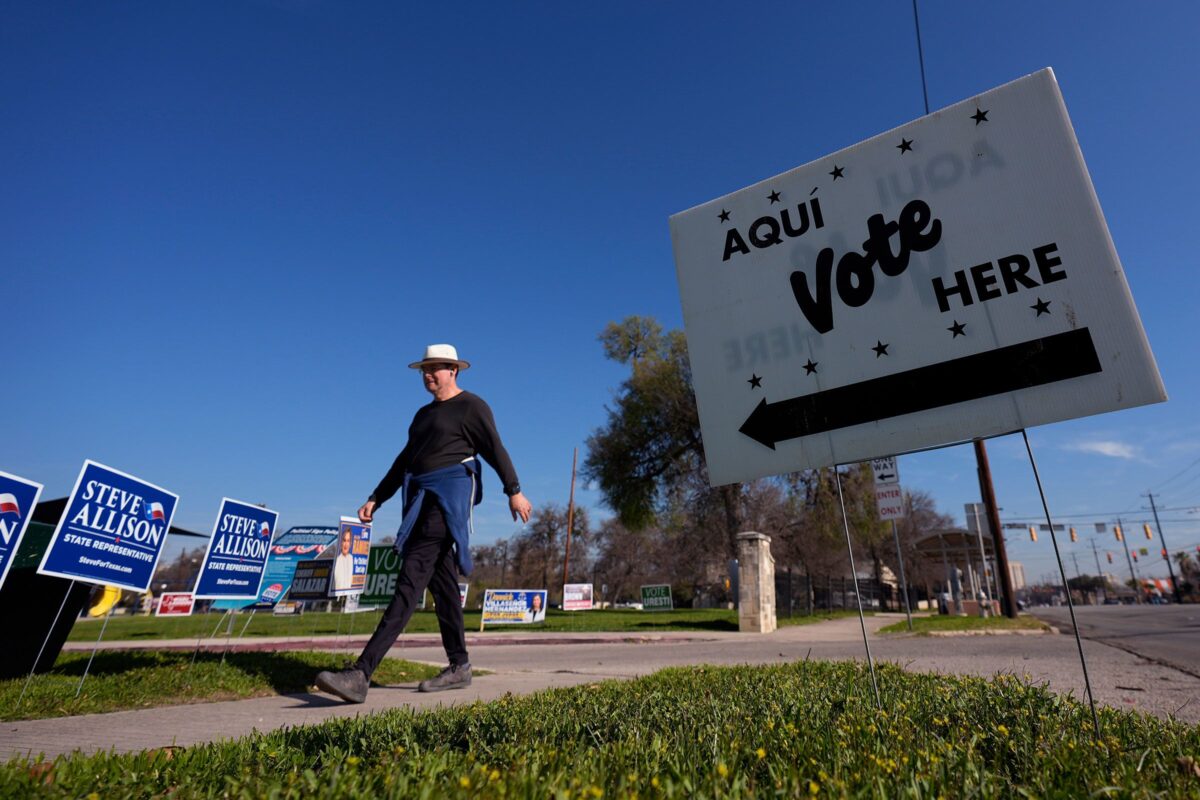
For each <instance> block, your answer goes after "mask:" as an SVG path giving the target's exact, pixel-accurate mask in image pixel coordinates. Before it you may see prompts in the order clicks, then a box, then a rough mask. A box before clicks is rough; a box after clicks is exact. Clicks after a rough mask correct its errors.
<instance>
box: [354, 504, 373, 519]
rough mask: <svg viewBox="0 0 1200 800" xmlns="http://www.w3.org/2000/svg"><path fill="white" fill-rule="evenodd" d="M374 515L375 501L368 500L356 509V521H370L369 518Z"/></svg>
mask: <svg viewBox="0 0 1200 800" xmlns="http://www.w3.org/2000/svg"><path fill="white" fill-rule="evenodd" d="M374 516H375V501H374V500H368V501H367V502H365V503H363V504H362V508H360V509H359V510H358V521H359V522H370V521H371V518H372V517H374Z"/></svg>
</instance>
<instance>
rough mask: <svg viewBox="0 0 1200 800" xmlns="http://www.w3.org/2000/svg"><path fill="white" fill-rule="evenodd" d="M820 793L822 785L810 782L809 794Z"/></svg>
mask: <svg viewBox="0 0 1200 800" xmlns="http://www.w3.org/2000/svg"><path fill="white" fill-rule="evenodd" d="M820 791H821V785H820V784H819V783H817V782H816V781H809V782H808V793H809V794H817V793H818V792H820Z"/></svg>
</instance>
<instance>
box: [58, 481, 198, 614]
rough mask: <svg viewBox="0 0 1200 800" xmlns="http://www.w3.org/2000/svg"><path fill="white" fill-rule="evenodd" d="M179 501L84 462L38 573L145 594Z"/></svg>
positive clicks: (152, 488)
mask: <svg viewBox="0 0 1200 800" xmlns="http://www.w3.org/2000/svg"><path fill="white" fill-rule="evenodd" d="M178 502H179V495H177V494H174V493H173V492H168V491H167V490H166V489H163V488H161V487H158V486H155V485H154V484H152V483H148V482H146V481H144V480H142V479H140V478H135V477H134V476H132V475H128V474H126V473H124V472H121V471H119V470H115V469H113V468H112V467H106V466H104V465H103V464H98V463H96V462H95V461H91V460H88V461H84V462H83V469H81V470H80V471H79V477H78V478H77V479H76V480H75V487H74V488H73V489H72V490H71V495H70V497H68V498H67V507H66V510H65V511H63V515H62V517H61V518H60V519H59V521H58V526H57V527H55V529H54V535H53V536H51V537H50V545H49V546H48V547H47V548H46V552H45V554H44V555H43V556H42V562H41V564H40V565H39V566H38V572H39V573H41V574H43V575H53V576H54V577H56V578H68V579H70V580H77V581H85V582H87V583H100V584H107V585H109V586H117V587H119V588H121V589H128V590H130V591H133V592H145V591H146V590H147V589H149V588H150V579H151V578H152V577H153V575H154V568H155V567H156V566H157V565H158V558H159V556H160V555H162V546H163V544H164V543H165V542H166V540H167V531H169V530H170V529H171V519H172V518H173V517H174V516H175V506H176V504H177V503H178Z"/></svg>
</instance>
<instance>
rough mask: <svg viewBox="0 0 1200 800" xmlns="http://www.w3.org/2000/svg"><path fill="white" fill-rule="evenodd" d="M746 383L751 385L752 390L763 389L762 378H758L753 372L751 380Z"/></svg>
mask: <svg viewBox="0 0 1200 800" xmlns="http://www.w3.org/2000/svg"><path fill="white" fill-rule="evenodd" d="M746 383H748V384H750V388H751V389H761V388H762V378H760V377H758V376H757V375H755V374H754V373H753V372H751V373H750V380H748V381H746Z"/></svg>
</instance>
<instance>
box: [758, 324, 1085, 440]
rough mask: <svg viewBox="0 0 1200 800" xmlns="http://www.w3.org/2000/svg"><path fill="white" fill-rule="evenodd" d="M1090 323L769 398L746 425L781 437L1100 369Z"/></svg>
mask: <svg viewBox="0 0 1200 800" xmlns="http://www.w3.org/2000/svg"><path fill="white" fill-rule="evenodd" d="M1100 371H1101V369H1100V359H1099V357H1098V356H1097V355H1096V347H1095V345H1094V344H1093V343H1092V335H1091V334H1090V333H1089V332H1088V329H1087V328H1079V329H1077V330H1073V331H1067V332H1066V333H1057V334H1054V335H1053V336H1045V337H1042V338H1040V339H1033V340H1031V341H1028V342H1021V343H1020V344H1014V345H1009V346H1008V347H1000V348H997V349H996V350H989V351H988V352H986V353H976V354H975V355H970V356H963V357H962V358H955V359H951V360H950V361H943V362H941V363H938V364H930V365H929V366H927V367H918V368H917V369H910V370H907V371H906V372H897V373H895V374H893V375H885V376H884V377H882V378H873V379H871V380H869V381H862V382H861V383H852V384H849V385H847V386H839V387H837V388H836V389H827V390H826V391H823V392H817V393H815V394H808V395H803V396H801V397H793V398H791V399H789V400H781V401H779V402H778V403H768V402H767V400H766V398H763V400H762V401H761V402H759V404H758V405H757V406H755V408H754V411H752V412H751V413H750V416H749V417H747V418H746V421H745V422H744V423H743V424H742V427H740V428H738V430H739V431H740V432H741V433H744V434H746V435H747V436H749V437H750V438H751V439H753V440H754V441H756V442H759V443H760V444H764V445H766V446H767V447H769V448H771V449H772V450H774V449H775V444H776V443H777V442H782V441H784V440H786V439H795V438H797V437H799V436H810V435H812V434H814V433H824V432H825V431H833V430H838V429H839V428H848V427H850V426H851V425H861V424H863V423H865V422H874V421H876V420H880V419H888V418H891V417H898V416H901V415H903V414H913V413H916V412H918V411H927V410H929V409H931V408H941V407H942V406H948V405H953V404H954V403H965V402H967V401H969V400H978V399H980V398H982V397H991V396H992V395H997V394H1003V393H1005V392H1015V391H1018V390H1020V389H1028V388H1030V387H1033V386H1043V385H1045V384H1048V383H1056V382H1058V381H1064V380H1069V379H1071V378H1078V377H1082V376H1084V375H1092V374H1094V373H1097V372H1100Z"/></svg>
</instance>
